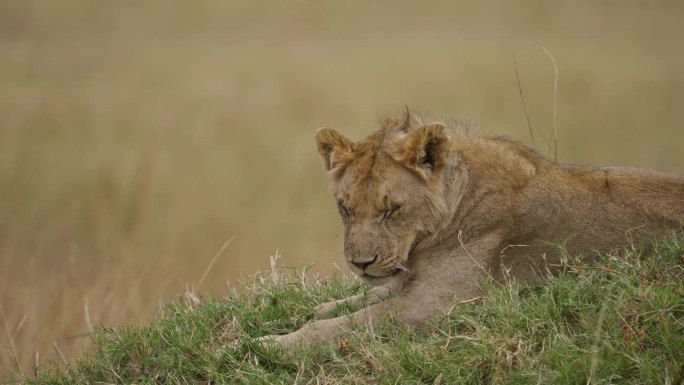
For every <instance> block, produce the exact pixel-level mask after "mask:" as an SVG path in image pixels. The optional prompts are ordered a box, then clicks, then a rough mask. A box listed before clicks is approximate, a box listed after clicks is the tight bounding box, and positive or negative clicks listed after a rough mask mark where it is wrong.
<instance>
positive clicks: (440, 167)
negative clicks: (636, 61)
mask: <svg viewBox="0 0 684 385" xmlns="http://www.w3.org/2000/svg"><path fill="white" fill-rule="evenodd" d="M316 144H317V147H318V152H319V153H320V155H321V156H322V157H323V160H324V162H325V167H326V169H327V170H328V171H329V176H330V190H331V192H332V195H333V197H334V198H335V200H336V202H337V206H338V209H339V212H340V216H341V217H342V221H343V222H344V228H345V233H344V254H345V258H346V261H347V263H348V265H349V268H350V269H351V270H352V271H353V272H354V274H356V275H357V276H358V277H359V278H360V279H361V280H362V281H364V282H365V283H367V284H368V285H370V286H372V289H371V290H370V292H369V295H367V296H363V295H358V296H353V297H350V298H347V299H343V300H339V301H334V302H330V303H326V304H323V305H321V306H319V307H318V309H317V311H318V312H319V314H322V315H324V314H327V313H329V312H330V311H332V310H334V309H335V307H336V306H337V305H338V304H340V303H342V302H347V301H353V302H359V301H362V302H363V303H364V304H365V306H366V307H365V308H363V309H362V310H360V311H357V312H356V313H353V314H351V315H348V316H343V317H338V318H332V319H323V320H318V321H312V322H310V323H308V324H306V325H304V327H302V328H301V329H299V330H297V331H295V332H293V333H290V334H287V335H281V336H269V337H264V339H265V340H269V341H275V342H278V343H280V344H282V345H284V346H289V345H293V344H298V343H305V344H306V343H314V342H319V341H325V340H333V339H335V338H336V337H338V336H339V335H340V334H341V333H344V332H345V331H346V330H348V329H349V327H350V325H351V324H354V323H364V322H367V321H368V320H372V319H373V318H375V317H379V316H380V315H382V314H384V313H393V314H395V315H396V316H397V317H398V318H399V319H401V320H403V321H404V322H407V323H410V324H413V325H416V326H421V325H424V324H425V323H427V321H429V320H430V318H432V317H433V316H435V315H436V314H439V312H443V311H445V309H448V308H450V307H451V306H453V304H455V303H458V302H459V301H463V300H466V299H469V298H472V297H473V296H476V295H478V286H477V284H478V281H479V280H480V279H481V277H483V276H484V275H486V274H490V275H492V276H493V277H494V278H495V279H499V280H501V279H503V275H504V269H505V271H506V272H508V273H509V274H511V275H512V276H515V277H517V278H521V279H530V278H534V277H536V276H540V275H541V274H543V273H544V272H545V271H546V269H547V266H552V265H553V264H557V263H558V262H559V259H560V252H559V249H558V247H555V246H553V245H554V244H563V245H564V246H565V247H564V248H565V250H567V253H568V255H577V254H582V253H585V254H591V253H595V252H597V251H599V252H600V251H603V252H607V251H610V250H611V249H613V248H617V247H622V246H624V245H625V244H626V243H627V242H628V241H629V242H632V243H635V244H640V245H644V246H648V245H649V244H650V242H651V241H652V240H653V239H656V238H658V237H660V236H663V235H664V234H665V233H666V232H667V231H670V230H673V229H675V230H681V229H682V228H683V223H684V177H680V176H675V175H669V174H664V173H659V172H655V171H646V170H640V169H634V168H597V167H580V166H569V165H562V164H557V163H554V162H551V161H549V160H547V159H545V158H544V157H543V156H541V155H540V154H538V153H537V152H535V151H534V150H532V149H530V148H527V147H525V146H523V145H522V144H520V143H518V142H515V141H512V140H509V139H505V138H501V137H489V136H483V135H480V134H477V133H475V132H474V131H472V130H470V129H468V127H466V126H464V125H461V124H446V123H443V122H437V121H425V122H423V121H421V119H420V118H418V117H417V116H415V115H414V114H412V113H410V112H408V111H407V112H406V113H405V114H404V115H403V116H398V117H389V118H386V119H385V120H384V121H383V123H382V127H381V129H380V130H379V131H377V132H375V133H373V134H371V135H370V136H368V137H367V138H365V139H363V140H362V141H360V142H358V143H353V142H351V141H350V140H349V139H347V138H345V137H344V136H342V135H340V134H339V133H338V132H337V131H335V130H333V129H331V128H323V129H321V130H319V131H318V133H317V134H316ZM513 246H514V247H513Z"/></svg>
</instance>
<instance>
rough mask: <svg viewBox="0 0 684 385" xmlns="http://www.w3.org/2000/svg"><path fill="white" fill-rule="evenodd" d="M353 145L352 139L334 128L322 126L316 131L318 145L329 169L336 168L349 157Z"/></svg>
mask: <svg viewBox="0 0 684 385" xmlns="http://www.w3.org/2000/svg"><path fill="white" fill-rule="evenodd" d="M353 146H354V144H353V143H352V141H351V140H349V139H347V138H345V137H344V136H343V135H342V134H340V133H339V132H337V131H335V130H334V129H332V128H328V127H325V128H321V129H320V130H318V132H317V133H316V147H318V153H319V154H321V157H322V158H323V161H324V162H325V168H326V169H327V170H328V171H330V170H332V169H334V168H336V167H337V166H338V165H339V164H340V162H343V161H345V160H347V159H349V158H350V157H351V153H352V148H353Z"/></svg>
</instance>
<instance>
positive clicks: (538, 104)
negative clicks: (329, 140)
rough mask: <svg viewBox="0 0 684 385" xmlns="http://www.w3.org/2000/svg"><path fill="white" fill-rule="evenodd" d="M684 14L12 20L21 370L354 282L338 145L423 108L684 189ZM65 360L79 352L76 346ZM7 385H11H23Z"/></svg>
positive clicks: (5, 315) (264, 9) (52, 14)
mask: <svg viewBox="0 0 684 385" xmlns="http://www.w3.org/2000/svg"><path fill="white" fill-rule="evenodd" d="M683 37H684V3H682V2H676V1H662V2H625V1H601V2H598V1H586V2H585V1H577V2H549V1H542V0H539V1H528V2H524V3H520V2H501V1H498V2H489V1H478V2H452V1H424V2H410V1H401V0H399V1H391V2H389V1H387V2H384V1H383V2H363V1H345V2H315V1H291V2H284V1H259V2H254V1H218V0H216V1H213V0H206V1H191V2H189V1H175V0H174V1H168V0H166V1H161V0H159V1H146V2H136V1H115V2H114V1H112V2H102V1H100V2H94V1H86V0H65V1H60V2H49V1H33V0H7V1H2V2H0V317H1V318H0V323H2V325H3V327H2V328H1V329H0V349H1V350H0V368H2V373H3V375H4V376H7V377H5V378H9V376H11V375H12V373H18V372H19V370H22V371H23V372H24V373H30V371H31V367H32V365H34V363H35V362H38V363H39V364H40V365H46V364H47V363H48V362H49V361H54V362H61V359H60V358H59V355H58V353H57V348H59V350H60V351H61V352H62V353H63V354H64V356H65V357H66V359H71V358H72V357H74V356H75V355H77V354H79V353H80V352H81V351H82V350H83V349H85V348H87V346H88V338H87V336H86V334H87V333H88V331H89V330H90V327H91V325H94V326H97V325H102V324H104V325H112V326H118V325H124V324H139V323H143V322H145V321H146V320H148V319H149V318H150V317H152V316H153V315H154V313H155V311H156V310H157V309H158V306H159V302H160V301H164V300H167V299H170V298H173V297H174V296H176V295H177V294H178V293H181V292H183V291H184V290H185V289H186V287H192V286H193V285H196V284H197V282H198V281H199V279H200V277H201V276H202V274H203V272H204V271H205V269H206V268H207V266H208V265H209V263H210V261H211V260H212V257H214V255H215V254H216V253H217V251H218V250H219V249H220V248H221V246H222V245H223V244H224V242H226V241H227V240H228V239H230V238H231V237H233V236H234V237H235V238H234V241H233V242H232V243H231V244H230V245H228V247H227V248H226V249H225V251H224V252H223V253H222V254H221V255H220V256H219V257H218V259H217V260H216V263H215V265H214V266H213V267H212V268H211V269H210V271H209V274H208V275H207V276H206V279H205V280H204V281H203V284H202V286H201V288H199V291H200V292H201V293H203V294H205V295H212V293H213V295H223V294H226V293H227V292H228V284H229V283H230V284H233V283H235V282H237V280H238V279H239V278H240V277H242V276H245V275H249V274H252V273H254V272H256V271H257V270H260V269H261V270H264V269H267V268H268V266H269V256H271V255H274V254H275V253H276V251H277V250H278V251H279V253H281V254H282V255H283V257H282V259H280V261H279V264H280V265H285V266H302V265H305V264H310V263H313V264H314V265H313V267H312V269H313V270H315V271H318V272H320V273H322V274H331V273H332V272H333V271H334V270H335V268H334V265H335V264H338V265H340V266H341V265H342V242H341V236H342V233H341V230H342V228H341V224H340V221H339V220H338V218H337V213H336V209H335V205H334V202H333V201H332V198H330V197H329V195H328V192H327V184H326V178H325V173H324V171H323V166H322V162H321V160H320V159H319V157H318V154H317V153H316V150H315V145H314V140H313V137H314V133H315V131H316V129H317V128H319V127H321V126H331V127H334V128H337V129H338V130H340V131H342V132H344V133H345V134H347V135H348V136H349V137H351V138H353V139H360V138H362V137H363V136H364V135H365V134H367V133H369V132H370V131H372V130H374V129H375V128H376V125H377V121H378V118H379V116H380V115H382V114H385V113H392V112H396V111H399V110H401V109H402V108H403V106H404V105H408V106H411V107H413V108H416V109H417V110H419V111H422V112H423V113H425V114H427V115H431V116H435V117H438V118H454V119H466V120H470V121H473V122H475V123H477V125H479V126H480V127H481V128H482V130H483V131H486V132H492V133H498V134H505V135H509V136H512V137H515V138H518V139H520V140H522V141H523V142H525V143H527V144H529V145H532V138H531V136H530V134H529V132H528V131H529V130H528V126H527V123H526V120H525V113H524V112H523V108H522V103H521V98H520V96H519V90H518V86H517V82H516V76H515V72H514V60H513V55H514V54H515V57H516V61H517V66H518V71H519V78H520V82H521V83H522V88H523V91H524V94H525V99H526V103H527V109H528V112H529V114H530V116H531V123H532V127H533V130H534V140H535V143H534V145H535V147H536V148H537V149H539V150H540V151H541V152H546V151H547V148H546V147H547V146H546V144H545V143H544V140H543V136H546V137H548V136H549V134H550V132H551V129H552V128H553V126H554V109H553V105H554V69H553V65H552V63H551V60H550V57H549V56H548V55H547V54H546V53H545V52H544V51H543V49H542V47H544V48H546V49H547V50H548V51H549V52H550V53H551V54H552V55H553V57H554V58H555V60H556V63H557V67H558V73H559V78H558V94H557V103H558V110H557V113H558V114H557V116H558V120H557V126H558V148H557V150H558V160H559V161H562V162H568V163H578V164H597V165H622V166H636V167H646V168H655V169H659V170H663V171H668V172H674V173H680V174H682V173H684V162H683V160H684V158H683V155H682V152H683V151H684V125H683V124H682V120H683V119H684V117H683V116H682V111H683V109H682V107H683V105H684V104H683V103H684V71H683V70H682V69H684V45H683V44H682V38H683ZM56 347H57V348H56ZM0 378H2V377H0Z"/></svg>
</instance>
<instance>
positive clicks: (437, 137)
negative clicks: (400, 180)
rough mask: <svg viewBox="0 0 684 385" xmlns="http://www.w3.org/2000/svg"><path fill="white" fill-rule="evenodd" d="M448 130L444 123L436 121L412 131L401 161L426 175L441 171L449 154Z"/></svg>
mask: <svg viewBox="0 0 684 385" xmlns="http://www.w3.org/2000/svg"><path fill="white" fill-rule="evenodd" d="M446 130H447V128H446V126H445V125H444V123H439V122H434V123H430V124H427V125H425V126H422V127H419V128H417V129H415V130H413V131H411V132H410V133H409V134H408V136H407V137H406V139H405V142H404V149H403V157H402V158H403V159H401V161H403V162H404V163H405V164H407V165H408V166H409V167H411V168H414V169H416V170H418V171H421V173H423V174H425V175H426V176H428V175H433V174H434V173H435V172H437V171H439V170H440V169H441V168H442V166H443V165H444V164H445V163H446V157H447V155H448V154H447V153H448V147H449V146H448V144H449V137H448V135H447V133H446Z"/></svg>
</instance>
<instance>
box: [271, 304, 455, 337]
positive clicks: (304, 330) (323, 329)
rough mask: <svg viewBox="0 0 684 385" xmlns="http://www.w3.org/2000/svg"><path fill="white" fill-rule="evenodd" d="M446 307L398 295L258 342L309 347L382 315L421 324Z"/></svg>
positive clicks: (417, 324) (375, 320) (411, 323)
mask: <svg viewBox="0 0 684 385" xmlns="http://www.w3.org/2000/svg"><path fill="white" fill-rule="evenodd" d="M421 294H422V293H421ZM446 307H447V306H446V304H445V303H443V301H441V300H440V299H438V298H429V299H428V298H425V297H424V296H422V295H421V296H420V297H418V296H411V295H402V296H399V297H392V298H389V299H386V300H384V301H382V302H379V303H376V304H374V305H371V306H368V307H366V308H363V309H361V310H359V311H357V312H355V313H352V314H349V315H345V316H341V317H336V318H330V319H324V320H318V321H311V322H309V323H306V324H305V325H304V326H302V327H301V328H300V329H299V330H297V331H294V332H292V333H289V334H285V335H277V336H266V337H261V338H259V339H258V341H259V342H261V343H276V344H278V345H280V346H282V347H283V348H284V349H286V350H290V349H291V348H292V347H294V346H296V345H300V346H310V345H313V344H318V343H325V342H333V341H336V340H337V339H339V338H340V337H341V336H342V335H344V334H345V333H347V332H349V331H350V330H351V328H352V326H354V325H369V324H371V323H374V322H377V321H378V320H380V319H381V318H383V317H384V316H386V315H395V316H396V317H397V318H398V319H399V320H400V321H402V322H405V323H407V324H410V325H415V326H422V325H424V324H426V323H427V322H428V321H429V320H430V319H431V318H432V317H433V316H434V315H436V314H438V312H439V311H443V310H444V309H445V308H446Z"/></svg>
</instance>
